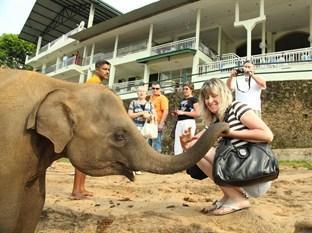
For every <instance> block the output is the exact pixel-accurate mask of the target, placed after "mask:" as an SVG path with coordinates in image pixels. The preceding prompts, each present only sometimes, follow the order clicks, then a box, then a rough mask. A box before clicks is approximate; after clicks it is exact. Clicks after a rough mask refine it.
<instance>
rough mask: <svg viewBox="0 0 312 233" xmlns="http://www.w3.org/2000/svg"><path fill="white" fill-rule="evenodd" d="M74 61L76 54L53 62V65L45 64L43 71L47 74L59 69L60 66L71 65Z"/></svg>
mask: <svg viewBox="0 0 312 233" xmlns="http://www.w3.org/2000/svg"><path fill="white" fill-rule="evenodd" d="M75 61H76V56H73V57H70V58H68V59H66V60H63V61H61V62H60V63H59V64H54V65H51V66H47V67H46V69H45V70H44V71H43V72H44V73H45V74H49V73H52V72H55V71H57V70H59V69H62V68H66V67H68V66H70V65H73V64H75Z"/></svg>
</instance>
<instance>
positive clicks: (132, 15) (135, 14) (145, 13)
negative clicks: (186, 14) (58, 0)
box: [71, 0, 199, 41]
mask: <svg viewBox="0 0 312 233" xmlns="http://www.w3.org/2000/svg"><path fill="white" fill-rule="evenodd" d="M198 1H199V0H170V1H168V0H159V1H157V2H154V3H151V4H149V5H146V6H144V7H141V8H139V9H136V10H133V11H131V12H129V13H127V14H124V15H120V16H118V17H116V18H112V19H109V20H107V21H105V22H102V23H99V24H97V25H95V26H93V27H91V28H88V29H87V30H83V31H81V32H79V33H76V34H75V35H73V36H71V37H72V38H74V39H76V40H79V41H84V40H87V39H89V38H92V37H95V36H97V35H100V34H102V33H104V32H107V31H110V30H113V29H115V28H118V27H121V26H123V25H126V24H130V23H133V22H136V21H139V20H142V19H146V18H149V17H151V16H153V15H157V14H159V13H161V12H165V11H169V10H171V9H175V8H177V7H179V6H182V5H185V4H189V3H193V2H198Z"/></svg>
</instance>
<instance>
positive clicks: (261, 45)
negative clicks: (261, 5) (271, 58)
mask: <svg viewBox="0 0 312 233" xmlns="http://www.w3.org/2000/svg"><path fill="white" fill-rule="evenodd" d="M265 26H266V25H265V21H264V22H262V32H261V33H262V34H261V44H260V48H261V54H265V48H266V41H265V35H266V31H265V30H266V27H265Z"/></svg>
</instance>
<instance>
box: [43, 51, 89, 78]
mask: <svg viewBox="0 0 312 233" xmlns="http://www.w3.org/2000/svg"><path fill="white" fill-rule="evenodd" d="M82 72H83V67H82V66H81V65H80V64H77V60H76V57H75V56H73V57H70V58H68V59H66V60H64V61H61V62H60V63H57V64H53V65H50V66H47V67H46V68H45V69H43V70H42V73H44V74H47V75H49V76H51V77H54V78H59V79H64V80H68V79H71V78H72V77H79V75H80V74H81V73H82ZM75 80H77V81H78V79H75Z"/></svg>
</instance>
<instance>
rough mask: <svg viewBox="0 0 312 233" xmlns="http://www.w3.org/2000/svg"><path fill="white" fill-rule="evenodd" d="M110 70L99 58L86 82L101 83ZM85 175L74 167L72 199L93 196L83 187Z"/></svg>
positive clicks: (106, 63)
mask: <svg viewBox="0 0 312 233" xmlns="http://www.w3.org/2000/svg"><path fill="white" fill-rule="evenodd" d="M109 71H110V63H109V62H108V61H106V60H99V61H97V62H96V63H95V72H94V74H93V75H92V76H91V77H90V78H89V79H88V80H87V82H86V83H91V84H103V81H104V80H108V78H109ZM85 181H86V175H85V174H84V173H82V172H81V171H79V170H78V169H77V168H75V177H74V185H73V191H72V194H71V198H72V199H74V200H81V199H84V198H86V197H88V196H93V193H92V192H89V191H87V190H86V188H85Z"/></svg>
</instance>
